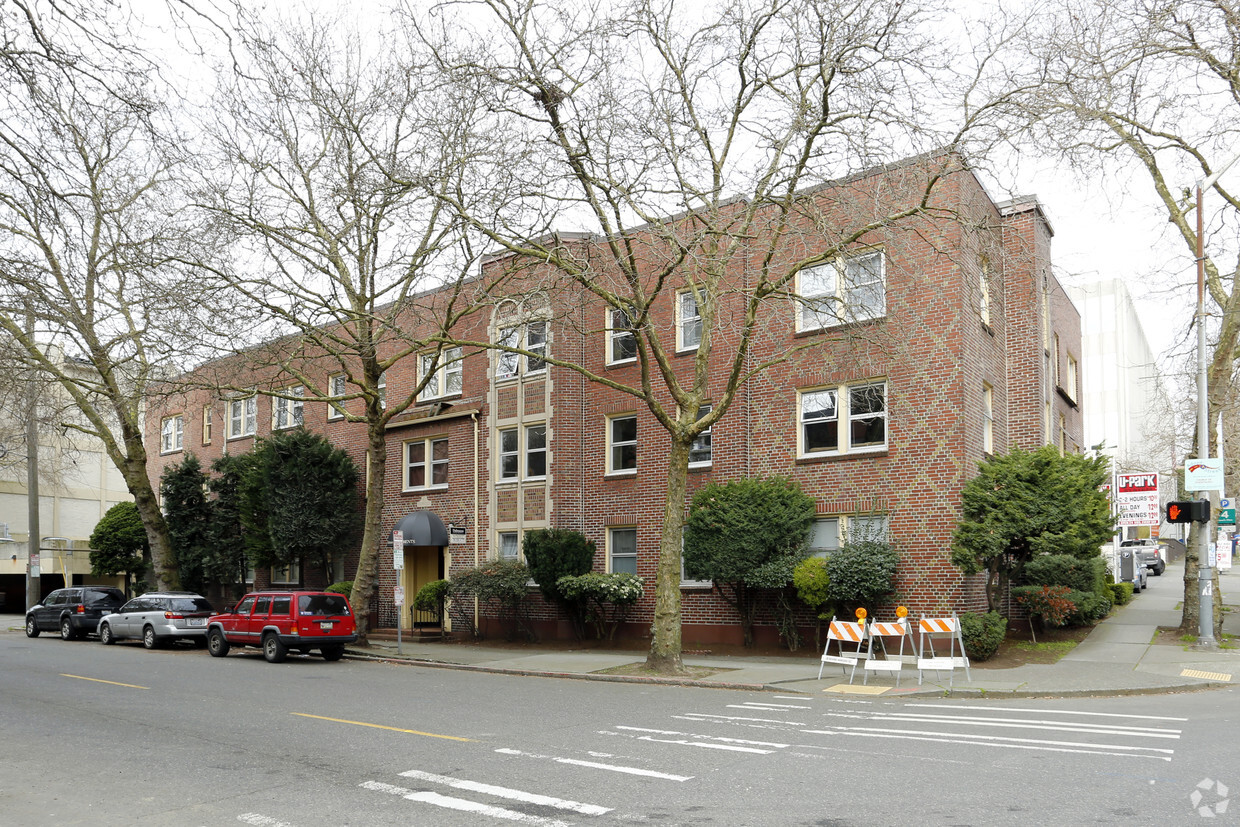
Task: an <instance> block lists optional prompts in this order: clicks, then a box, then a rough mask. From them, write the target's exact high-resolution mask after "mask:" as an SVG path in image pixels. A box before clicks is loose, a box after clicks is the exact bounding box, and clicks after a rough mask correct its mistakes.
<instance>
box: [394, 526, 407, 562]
mask: <svg viewBox="0 0 1240 827" xmlns="http://www.w3.org/2000/svg"><path fill="white" fill-rule="evenodd" d="M404 567H405V533H404V532H403V531H401V530H400V529H397V530H396V531H393V532H392V568H394V569H396V570H397V571H400V570H401V569H403V568H404Z"/></svg>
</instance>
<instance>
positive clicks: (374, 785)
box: [358, 781, 570, 827]
mask: <svg viewBox="0 0 1240 827" xmlns="http://www.w3.org/2000/svg"><path fill="white" fill-rule="evenodd" d="M358 786H360V787H362V788H364V789H367V790H375V791H376V792H383V793H390V794H392V795H399V796H401V797H402V798H406V799H408V800H410V801H417V802H419V803H422V804H431V805H433V806H435V807H443V808H444V809H448V810H457V811H459V812H465V813H474V814H475V815H484V816H490V817H492V818H499V819H503V820H505V821H517V822H521V823H523V824H535V825H539V827H570V825H569V822H567V821H557V820H555V819H552V818H543V817H542V816H536V815H530V814H529V813H519V812H517V811H516V810H509V809H505V808H504V807H495V806H493V805H490V804H480V803H479V802H477V801H469V800H467V799H464V798H453V797H452V796H448V795H440V794H439V793H435V792H426V791H419V790H409V789H406V788H404V787H397V786H396V785H395V784H384V783H383V782H381V781H364V782H362V783H361V784H360V785H358Z"/></svg>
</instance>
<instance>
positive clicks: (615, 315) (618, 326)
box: [607, 307, 637, 365]
mask: <svg viewBox="0 0 1240 827" xmlns="http://www.w3.org/2000/svg"><path fill="white" fill-rule="evenodd" d="M636 358H637V335H636V334H635V333H634V332H633V315H632V313H630V312H629V311H628V310H626V309H624V308H622V307H615V308H612V309H611V310H610V311H609V312H608V322H607V362H608V363H609V364H613V365H614V364H616V363H617V362H630V361H632V360H634V359H636Z"/></svg>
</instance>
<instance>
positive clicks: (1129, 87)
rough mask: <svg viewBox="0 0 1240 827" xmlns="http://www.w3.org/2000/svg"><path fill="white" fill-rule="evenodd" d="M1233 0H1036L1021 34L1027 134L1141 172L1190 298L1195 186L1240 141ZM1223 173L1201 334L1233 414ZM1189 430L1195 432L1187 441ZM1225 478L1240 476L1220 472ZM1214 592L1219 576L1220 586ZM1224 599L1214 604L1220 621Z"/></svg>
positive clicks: (1192, 564) (1236, 329) (1233, 253)
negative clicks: (1049, 3)
mask: <svg viewBox="0 0 1240 827" xmlns="http://www.w3.org/2000/svg"><path fill="white" fill-rule="evenodd" d="M1237 12H1240V9H1237V7H1236V5H1235V3H1233V2H1231V0H1090V2H1084V1H1083V0H1062V1H1061V2H1059V3H1056V4H1054V6H1053V9H1052V8H1048V7H1043V15H1042V16H1041V18H1040V20H1041V25H1040V26H1037V27H1033V28H1031V29H1030V30H1029V32H1028V37H1027V38H1026V39H1024V40H1023V41H1022V44H1023V46H1024V47H1025V49H1026V51H1025V56H1024V58H1022V60H1023V65H1025V66H1027V68H1028V71H1029V73H1030V77H1031V78H1033V79H1036V81H1037V86H1036V89H1034V90H1033V91H1031V93H1030V94H1028V95H1025V96H1022V97H1021V98H1020V104H1021V105H1020V107H1019V110H1018V113H1017V114H1018V116H1019V117H1020V118H1021V121H1022V122H1023V124H1024V125H1025V129H1026V134H1030V135H1032V136H1034V137H1035V138H1036V139H1037V140H1038V141H1039V143H1040V144H1041V145H1042V146H1044V147H1046V148H1048V149H1050V150H1051V151H1054V152H1056V153H1058V154H1059V156H1060V157H1061V158H1063V159H1065V160H1066V161H1067V162H1069V163H1072V164H1076V165H1078V166H1079V168H1080V169H1082V170H1083V171H1085V172H1089V173H1093V174H1095V175H1097V176H1098V177H1103V176H1105V175H1108V174H1112V175H1116V176H1124V177H1127V175H1128V174H1129V173H1128V171H1129V170H1134V169H1135V170H1137V171H1139V172H1138V174H1139V175H1140V176H1141V177H1142V178H1143V179H1144V180H1145V182H1146V184H1145V185H1146V186H1147V187H1148V190H1147V193H1148V194H1149V196H1151V197H1152V199H1154V200H1155V203H1157V204H1158V206H1159V208H1160V209H1161V211H1162V214H1163V215H1164V216H1165V218H1166V221H1167V222H1168V223H1169V225H1170V233H1171V235H1172V236H1173V239H1172V243H1178V244H1180V245H1182V246H1181V247H1180V250H1181V255H1180V261H1181V262H1182V263H1183V269H1182V270H1181V273H1180V274H1179V275H1178V276H1174V275H1170V274H1162V273H1158V274H1152V275H1151V278H1152V279H1154V280H1157V281H1158V282H1161V284H1160V285H1159V286H1161V287H1163V288H1164V289H1171V288H1174V287H1179V290H1178V292H1179V293H1180V295H1182V296H1183V297H1184V300H1185V301H1188V300H1189V297H1190V296H1191V295H1192V291H1191V288H1190V287H1189V286H1188V285H1189V284H1190V283H1191V282H1192V280H1193V279H1194V278H1195V272H1196V271H1195V267H1194V266H1193V265H1194V262H1195V260H1196V258H1197V245H1198V233H1197V216H1196V215H1195V214H1194V210H1195V207H1196V202H1195V198H1194V192H1193V191H1192V185H1193V183H1194V182H1195V181H1200V180H1204V179H1206V178H1208V177H1210V176H1211V175H1212V174H1213V173H1214V172H1215V171H1217V170H1219V169H1221V167H1222V165H1223V164H1225V163H1227V162H1228V161H1229V160H1231V159H1232V158H1233V157H1234V156H1235V154H1236V152H1237V148H1238V147H1240V75H1238V74H1237V73H1236V70H1235V66H1236V59H1237V55H1240V27H1237V25H1236V19H1237ZM1235 180H1236V179H1235V178H1234V177H1231V176H1224V177H1222V178H1219V179H1217V180H1216V181H1215V183H1214V185H1213V187H1212V188H1211V190H1210V191H1209V192H1208V193H1206V209H1207V213H1206V215H1205V216H1203V218H1205V219H1206V220H1205V227H1206V231H1205V232H1206V238H1205V239H1202V240H1203V241H1205V242H1206V243H1205V258H1204V265H1205V273H1206V290H1207V303H1208V305H1209V311H1208V312H1209V315H1210V318H1209V320H1208V324H1209V328H1208V335H1209V337H1210V339H1211V340H1212V344H1213V347H1214V352H1213V355H1212V356H1211V357H1210V361H1209V367H1208V376H1209V393H1208V400H1207V403H1208V409H1209V412H1210V413H1209V417H1210V422H1211V423H1214V422H1215V421H1216V417H1217V415H1218V413H1219V412H1220V411H1222V412H1224V414H1225V416H1228V417H1230V416H1231V414H1230V412H1229V411H1230V404H1231V402H1230V401H1231V400H1232V399H1234V396H1235V390H1234V388H1233V383H1232V379H1233V372H1234V370H1235V363H1236V359H1237V356H1240V350H1238V348H1240V290H1238V289H1237V286H1238V285H1237V281H1236V276H1237V260H1240V247H1238V246H1237V239H1238V238H1240V196H1237V195H1236V194H1235V190H1234V189H1233V188H1231V186H1230V184H1229V182H1230V183H1233V184H1234V182H1235ZM1195 445H1196V439H1195V437H1194V446H1195ZM1228 480H1229V481H1228V488H1229V490H1230V489H1232V488H1234V486H1235V484H1236V482H1237V480H1240V476H1237V475H1236V473H1235V471H1233V472H1232V473H1230V474H1229V475H1228ZM1195 534H1196V531H1195V527H1194V531H1193V535H1192V536H1191V537H1190V542H1189V553H1188V560H1187V565H1186V566H1185V573H1184V613H1183V619H1182V621H1181V623H1182V625H1181V628H1182V629H1184V630H1185V631H1196V629H1197V628H1198V617H1199V601H1198V586H1197V567H1198V560H1197V552H1196V548H1197V544H1196V542H1195ZM1215 589H1216V591H1217V583H1216V584H1215ZM1220 612H1221V609H1220V606H1219V603H1218V602H1217V601H1216V603H1215V606H1214V613H1215V626H1216V627H1217V626H1218V624H1219V623H1220V622H1221V614H1220Z"/></svg>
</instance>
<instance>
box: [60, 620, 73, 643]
mask: <svg viewBox="0 0 1240 827" xmlns="http://www.w3.org/2000/svg"><path fill="white" fill-rule="evenodd" d="M75 637H77V632H75V631H73V621H71V620H70V619H69V618H67V617H62V618H61V619H60V639H61V640H73V639H74V638H75Z"/></svg>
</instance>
